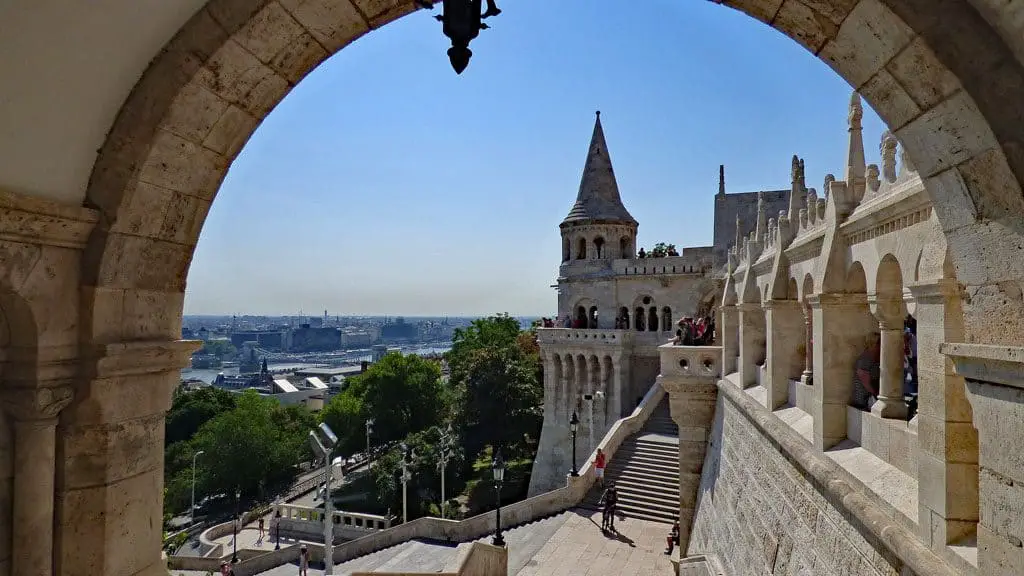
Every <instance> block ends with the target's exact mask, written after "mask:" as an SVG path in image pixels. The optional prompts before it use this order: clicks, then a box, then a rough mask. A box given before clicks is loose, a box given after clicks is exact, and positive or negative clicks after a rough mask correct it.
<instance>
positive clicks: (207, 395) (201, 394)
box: [164, 386, 236, 446]
mask: <svg viewBox="0 0 1024 576" xmlns="http://www.w3.org/2000/svg"><path fill="white" fill-rule="evenodd" d="M235 399H236V395H235V394H232V393H231V392H228V391H226V390H221V389H220V388H215V387H213V386H206V387H203V388H199V389H198V390H192V391H186V390H184V389H182V388H178V389H177V390H176V391H175V393H174V400H173V403H172V404H171V409H170V411H169V412H167V418H166V420H165V429H164V445H165V446H170V445H171V444H174V443H175V442H182V441H185V440H190V439H191V438H192V437H193V436H194V435H195V434H196V432H197V431H198V430H199V427H200V426H202V425H203V424H204V423H206V422H209V421H210V420H212V419H213V418H215V417H216V416H218V415H219V414H223V413H224V412H228V411H230V410H231V409H233V408H234V407H235Z"/></svg>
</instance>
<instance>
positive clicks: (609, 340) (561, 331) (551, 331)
mask: <svg viewBox="0 0 1024 576" xmlns="http://www.w3.org/2000/svg"><path fill="white" fill-rule="evenodd" d="M635 334H637V332H634V331H632V330H602V329H598V328H538V329H537V341H538V342H540V343H541V344H580V345H585V346H593V345H607V346H622V345H624V344H628V343H631V342H632V341H633V339H634V338H635V336H634V335H635Z"/></svg>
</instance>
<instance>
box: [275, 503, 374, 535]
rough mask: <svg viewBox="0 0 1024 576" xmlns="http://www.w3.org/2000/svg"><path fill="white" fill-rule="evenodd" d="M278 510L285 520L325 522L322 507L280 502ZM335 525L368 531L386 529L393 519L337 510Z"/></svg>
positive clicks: (334, 513)
mask: <svg viewBox="0 0 1024 576" xmlns="http://www.w3.org/2000/svg"><path fill="white" fill-rule="evenodd" d="M277 510H278V511H279V512H280V513H281V519H283V520H303V521H307V522H316V523H321V524H322V523H323V518H324V511H323V510H322V509H320V508H311V507H309V506H298V505H295V504H278V505H277ZM331 516H332V520H333V522H334V525H335V526H343V527H345V528H354V529H362V530H365V531H367V532H372V531H376V530H384V529H387V528H390V527H391V519H390V518H388V517H386V516H378V515H376V514H363V513H360V512H345V511H343V510H335V511H334V512H332V514H331Z"/></svg>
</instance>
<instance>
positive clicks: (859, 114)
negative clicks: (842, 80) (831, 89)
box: [847, 91, 864, 130]
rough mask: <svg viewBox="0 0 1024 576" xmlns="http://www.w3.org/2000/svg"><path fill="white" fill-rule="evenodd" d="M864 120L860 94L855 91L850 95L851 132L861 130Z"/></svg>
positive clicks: (848, 118)
mask: <svg viewBox="0 0 1024 576" xmlns="http://www.w3.org/2000/svg"><path fill="white" fill-rule="evenodd" d="M863 118H864V106H863V104H861V100H860V94H858V93H857V92H856V91H854V93H853V94H850V114H849V116H848V117H847V122H848V123H849V125H850V130H860V129H861V120H862V119H863Z"/></svg>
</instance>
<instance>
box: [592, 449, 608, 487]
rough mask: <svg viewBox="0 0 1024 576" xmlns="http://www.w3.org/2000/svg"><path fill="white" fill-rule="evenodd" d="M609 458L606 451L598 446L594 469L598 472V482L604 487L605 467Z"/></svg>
mask: <svg viewBox="0 0 1024 576" xmlns="http://www.w3.org/2000/svg"><path fill="white" fill-rule="evenodd" d="M606 461H607V459H606V458H605V455H604V452H603V451H602V450H601V449H600V448H598V449H597V456H596V457H595V458H594V471H595V473H596V474H597V482H598V483H599V484H600V485H601V487H602V488H604V467H605V463H606Z"/></svg>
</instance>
